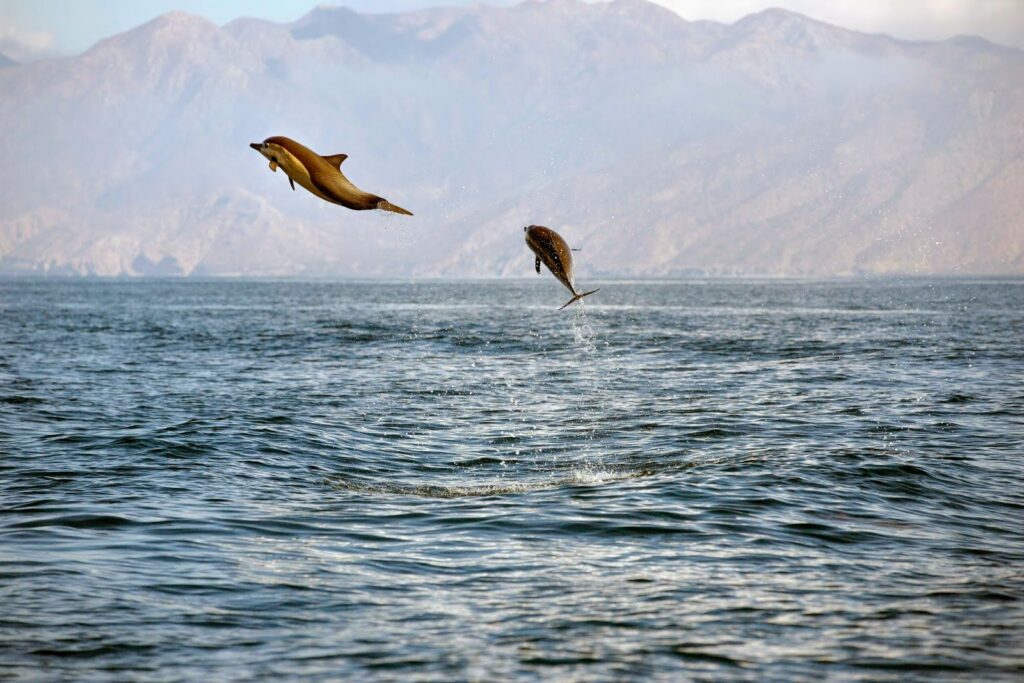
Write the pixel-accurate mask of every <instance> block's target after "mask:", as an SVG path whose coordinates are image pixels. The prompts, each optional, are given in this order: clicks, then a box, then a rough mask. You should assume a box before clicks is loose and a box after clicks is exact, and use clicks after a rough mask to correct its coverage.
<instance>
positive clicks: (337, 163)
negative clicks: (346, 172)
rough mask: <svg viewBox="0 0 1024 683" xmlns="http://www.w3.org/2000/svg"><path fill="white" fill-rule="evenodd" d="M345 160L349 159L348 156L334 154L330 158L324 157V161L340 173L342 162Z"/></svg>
mask: <svg viewBox="0 0 1024 683" xmlns="http://www.w3.org/2000/svg"><path fill="white" fill-rule="evenodd" d="M345 159H348V155H347V154H332V155H331V156H329V157H324V161H326V162H327V163H329V164H330V165H331V166H333V167H335V168H336V169H338V170H339V171H340V170H341V162H343V161H345Z"/></svg>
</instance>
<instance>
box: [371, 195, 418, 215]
mask: <svg viewBox="0 0 1024 683" xmlns="http://www.w3.org/2000/svg"><path fill="white" fill-rule="evenodd" d="M377 208H378V209H380V210H381V211H390V212H392V213H400V214H402V215H403V216H411V215H412V211H406V210H405V209H403V208H402V207H400V206H395V205H394V204H392V203H391V202H389V201H388V200H386V199H382V200H380V201H379V202H377Z"/></svg>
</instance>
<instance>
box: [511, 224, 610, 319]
mask: <svg viewBox="0 0 1024 683" xmlns="http://www.w3.org/2000/svg"><path fill="white" fill-rule="evenodd" d="M523 230H524V231H525V232H526V244H527V245H528V246H529V247H530V249H531V250H532V251H533V253H534V254H536V260H535V261H534V264H533V267H534V268H535V269H536V270H537V273H538V274H540V264H541V261H543V262H544V265H545V266H547V267H548V270H550V271H551V274H552V275H554V276H555V277H556V278H557V279H558V281H559V282H561V283H562V284H563V285H565V286H566V287H567V288H568V289H569V291H570V292H572V298H571V299H569V300H568V301H567V302H565V305H563V306H562V308H565V307H566V306H568V305H569V304H571V303H574V302H576V301H579V300H580V299H582V298H583V297H585V296H588V295H590V294H593V293H594V292H596V291H598V290H596V289H592V290H590V291H589V292H583V293H582V294H580V293H579V292H577V291H576V283H575V282H574V280H573V272H572V249H570V248H569V245H568V244H567V243H566V241H565V240H564V239H562V236H561V235H559V234H558V233H557V232H555V231H554V230H552V229H551V228H545V227H544V226H543V225H530V226H527V227H525V228H523ZM562 308H559V309H558V310H562Z"/></svg>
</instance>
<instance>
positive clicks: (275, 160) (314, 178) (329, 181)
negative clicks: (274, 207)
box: [249, 135, 412, 216]
mask: <svg viewBox="0 0 1024 683" xmlns="http://www.w3.org/2000/svg"><path fill="white" fill-rule="evenodd" d="M249 146H250V147H252V148H253V149H254V150H256V151H257V152H259V153H260V154H262V155H263V156H265V157H266V158H267V159H269V160H270V170H271V171H275V172H276V171H277V167H278V166H280V167H281V168H283V169H284V172H285V173H286V174H287V175H288V182H289V183H291V186H292V189H293V190H294V189H295V183H298V184H299V185H302V186H303V187H304V188H306V189H307V190H309V191H310V192H312V193H313V194H315V195H316V196H317V197H320V199H323V200H324V201H328V202H331V203H332V204H341V205H342V206H344V207H345V208H347V209H353V210H354V211H366V210H367V209H380V210H382V211H392V212H394V213H401V214H405V215H406V216H411V215H412V212H411V211H406V210H405V209H403V208H402V207H400V206H395V205H394V204H392V203H391V202H389V201H388V200H386V199H384V198H383V197H378V196H377V195H375V194H370V193H369V192H363V191H362V190H360V189H359V188H358V187H356V186H355V185H353V184H352V182H351V181H350V180H349V179H348V178H346V177H345V174H344V173H342V172H341V162H343V161H345V159H347V158H348V155H347V154H332V155H331V156H328V157H322V156H320V155H319V154H317V153H316V152H314V151H313V150H311V149H309V148H308V147H305V146H303V145H300V144H299V143H297V142H295V140H292V139H291V138H286V137H284V136H283V135H275V136H273V137H269V138H267V139H266V140H264V141H263V142H253V143H250V144H249Z"/></svg>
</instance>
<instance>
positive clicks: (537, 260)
mask: <svg viewBox="0 0 1024 683" xmlns="http://www.w3.org/2000/svg"><path fill="white" fill-rule="evenodd" d="M533 267H534V269H536V271H537V275H540V256H537V257H535V258H534V260H533Z"/></svg>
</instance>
